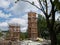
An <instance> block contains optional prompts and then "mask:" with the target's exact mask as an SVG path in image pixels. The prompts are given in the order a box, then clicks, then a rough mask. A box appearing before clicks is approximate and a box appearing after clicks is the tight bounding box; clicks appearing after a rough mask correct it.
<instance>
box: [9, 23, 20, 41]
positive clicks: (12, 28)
mask: <svg viewBox="0 0 60 45" xmlns="http://www.w3.org/2000/svg"><path fill="white" fill-rule="evenodd" d="M9 33H10V40H13V41H14V40H15V41H16V40H19V38H20V26H19V25H15V24H9Z"/></svg>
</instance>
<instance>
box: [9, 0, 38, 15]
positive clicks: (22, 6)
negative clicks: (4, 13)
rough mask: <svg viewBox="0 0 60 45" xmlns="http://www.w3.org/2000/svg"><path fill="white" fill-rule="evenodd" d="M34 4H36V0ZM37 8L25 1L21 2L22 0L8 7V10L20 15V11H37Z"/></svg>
mask: <svg viewBox="0 0 60 45" xmlns="http://www.w3.org/2000/svg"><path fill="white" fill-rule="evenodd" d="M31 1H32V0H31ZM35 4H36V5H38V3H37V0H36V2H35ZM37 10H38V9H37V8H36V7H34V6H32V5H31V4H29V3H27V2H23V1H19V2H17V3H16V4H14V5H13V7H12V8H11V9H10V11H12V13H13V14H15V15H20V14H21V13H24V12H30V11H34V12H37Z"/></svg>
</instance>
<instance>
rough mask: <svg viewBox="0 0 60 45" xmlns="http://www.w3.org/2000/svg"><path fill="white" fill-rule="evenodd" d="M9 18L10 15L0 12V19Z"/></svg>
mask: <svg viewBox="0 0 60 45" xmlns="http://www.w3.org/2000/svg"><path fill="white" fill-rule="evenodd" d="M10 16H11V14H10V13H9V14H5V13H4V12H2V11H0V17H1V18H8V17H10Z"/></svg>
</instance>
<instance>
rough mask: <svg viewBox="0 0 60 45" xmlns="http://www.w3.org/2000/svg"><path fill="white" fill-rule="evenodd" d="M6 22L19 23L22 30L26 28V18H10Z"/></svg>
mask: <svg viewBox="0 0 60 45" xmlns="http://www.w3.org/2000/svg"><path fill="white" fill-rule="evenodd" d="M8 23H12V24H14V23H15V24H20V28H21V31H22V32H24V30H25V31H26V30H27V26H28V24H27V20H25V19H22V18H12V19H11V20H9V21H8Z"/></svg>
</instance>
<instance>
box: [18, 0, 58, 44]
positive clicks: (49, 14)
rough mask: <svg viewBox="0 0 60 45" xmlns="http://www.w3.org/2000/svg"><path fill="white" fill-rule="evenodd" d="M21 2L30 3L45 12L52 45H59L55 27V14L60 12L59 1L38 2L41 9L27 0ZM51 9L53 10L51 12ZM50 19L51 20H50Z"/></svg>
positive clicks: (46, 0) (45, 0)
mask: <svg viewBox="0 0 60 45" xmlns="http://www.w3.org/2000/svg"><path fill="white" fill-rule="evenodd" d="M17 1H19V0H17ZM21 1H24V2H28V3H30V4H31V5H33V6H35V7H36V8H38V9H39V10H41V11H42V12H43V14H44V15H45V17H46V23H47V28H48V31H49V35H50V39H51V45H57V36H56V32H55V29H54V25H55V13H56V12H58V11H59V10H58V9H59V8H58V7H59V5H57V4H58V2H59V0H49V1H48V0H38V3H39V5H40V7H38V6H37V5H35V4H34V3H31V2H29V1H27V0H21ZM49 4H50V6H49ZM49 8H51V10H50V9H49ZM50 18H51V20H49V19H50Z"/></svg>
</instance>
